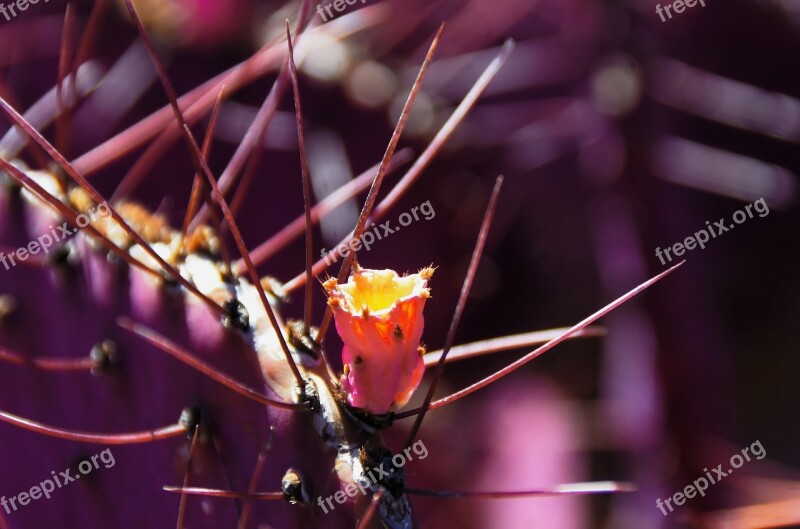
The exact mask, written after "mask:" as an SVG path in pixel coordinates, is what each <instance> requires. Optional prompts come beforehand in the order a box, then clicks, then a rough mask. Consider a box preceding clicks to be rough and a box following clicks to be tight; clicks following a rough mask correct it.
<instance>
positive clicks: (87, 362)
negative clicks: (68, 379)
mask: <svg viewBox="0 0 800 529" xmlns="http://www.w3.org/2000/svg"><path fill="white" fill-rule="evenodd" d="M0 362H8V363H10V364H16V365H19V366H26V365H30V366H33V367H35V368H37V369H41V370H42V371H91V369H92V367H94V365H95V363H94V360H92V359H91V357H88V356H86V357H83V358H57V357H47V356H37V357H34V358H28V357H26V356H24V355H21V354H19V353H16V352H14V351H11V350H9V349H6V348H5V347H0Z"/></svg>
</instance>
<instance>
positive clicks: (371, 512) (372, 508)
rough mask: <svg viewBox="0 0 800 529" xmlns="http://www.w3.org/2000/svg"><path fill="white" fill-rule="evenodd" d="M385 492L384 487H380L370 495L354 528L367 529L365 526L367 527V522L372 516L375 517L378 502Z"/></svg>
mask: <svg viewBox="0 0 800 529" xmlns="http://www.w3.org/2000/svg"><path fill="white" fill-rule="evenodd" d="M385 493H386V489H381V490H379V491H378V492H376V493H375V494H373V495H372V499H370V501H369V506H368V507H367V510H366V511H364V514H363V515H361V518H360V519H359V520H358V525H356V529H367V527H369V523H370V522H371V521H372V518H373V517H375V513H376V512H377V511H378V504H379V503H380V502H381V499H382V498H383V495H384V494H385Z"/></svg>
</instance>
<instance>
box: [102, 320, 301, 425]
mask: <svg viewBox="0 0 800 529" xmlns="http://www.w3.org/2000/svg"><path fill="white" fill-rule="evenodd" d="M117 325H119V326H120V327H122V328H123V329H125V330H127V331H130V332H132V333H134V334H136V335H139V336H141V337H142V338H144V339H145V340H146V341H147V342H149V343H150V344H151V345H153V346H155V347H157V348H158V349H161V350H162V351H164V352H165V353H167V354H168V355H170V356H172V357H173V358H175V359H176V360H179V361H181V362H183V363H184V364H186V365H187V366H189V367H191V368H192V369H194V370H195V371H198V372H200V373H202V374H203V375H205V376H207V377H208V378H210V379H211V380H213V381H215V382H218V383H220V384H222V385H223V386H225V387H226V388H228V389H230V390H231V391H234V392H236V393H238V394H239V395H241V396H243V397H246V398H248V399H250V400H253V401H255V402H258V403H260V404H264V405H266V406H274V407H276V408H283V409H286V410H304V409H306V408H305V406H304V405H302V404H293V403H291V402H283V401H280V400H275V399H271V398H269V397H267V396H266V395H262V394H261V393H259V392H257V391H255V390H254V389H251V388H249V387H247V386H245V385H244V384H242V383H240V382H237V381H236V380H234V379H232V378H230V377H229V376H227V375H223V374H222V373H219V372H218V371H217V370H216V369H214V368H213V367H212V366H210V365H209V364H207V363H205V362H203V361H202V360H200V359H198V358H196V357H195V356H194V355H192V354H191V353H189V352H188V351H186V350H185V349H183V348H181V347H180V346H179V345H177V344H176V343H174V342H172V341H171V340H169V339H168V338H166V337H165V336H163V335H162V334H159V333H157V332H156V331H154V330H153V329H150V328H149V327H146V326H144V325H142V324H140V323H136V322H134V321H133V320H130V319H128V318H126V317H125V316H120V317H119V318H117Z"/></svg>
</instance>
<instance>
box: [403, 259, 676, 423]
mask: <svg viewBox="0 0 800 529" xmlns="http://www.w3.org/2000/svg"><path fill="white" fill-rule="evenodd" d="M685 262H686V261H681V262H680V263H678V264H676V265H675V266H673V267H671V268H668V269H667V270H665V271H663V272H661V273H660V274H658V275H657V276H655V277H652V278H650V279H648V280H647V281H645V282H644V283H642V284H641V285H639V286H637V287H636V288H634V289H632V290H630V291H629V292H627V293H626V294H623V295H622V296H620V297H619V298H617V299H615V300H614V301H612V302H611V303H609V304H608V305H606V306H605V307H603V308H602V309H600V310H598V311H597V312H595V313H594V314H592V315H591V316H588V317H586V318H584V319H583V320H581V321H580V322H578V323H576V324H575V325H573V326H572V327H570V328H569V329H568V330H567V331H565V332H563V333H562V334H560V335H559V336H558V337H557V338H553V339H552V340H550V341H549V342H547V343H546V344H544V345H542V346H541V347H538V348H536V349H534V350H533V351H531V352H530V353H528V354H526V355H525V356H523V357H522V358H520V359H519V360H517V361H516V362H513V363H511V364H509V365H508V366H506V367H504V368H503V369H501V370H499V371H497V372H496V373H494V374H492V375H490V376H488V377H486V378H484V379H483V380H481V381H479V382H476V383H475V384H472V385H471V386H469V387H466V388H464V389H462V390H461V391H457V392H456V393H453V394H452V395H449V396H447V397H444V398H442V399H439V400H437V401H434V402H433V403H432V404H431V406H430V409H432V410H435V409H437V408H441V407H442V406H445V405H447V404H450V403H453V402H455V401H457V400H458V399H460V398H463V397H466V396H467V395H469V394H471V393H474V392H476V391H478V390H479V389H481V388H484V387H486V386H488V385H489V384H491V383H492V382H495V381H497V380H499V379H501V378H503V377H504V376H506V375H508V374H509V373H512V372H514V371H515V370H516V369H518V368H520V367H522V366H524V365H525V364H527V363H528V362H530V361H531V360H533V359H535V358H537V357H539V356H541V355H542V354H544V353H545V352H547V351H549V350H550V349H552V348H553V347H555V346H556V345H558V344H560V343H561V342H563V341H565V340H567V339H568V338H569V337H570V336H572V335H573V334H575V333H576V332H578V331H580V330H582V329H584V328H585V327H586V326H588V325H590V324H592V323H594V322H595V321H597V320H599V319H600V318H602V317H603V316H605V315H606V314H608V313H609V312H611V311H612V310H614V309H616V308H617V307H619V306H620V305H622V304H623V303H625V302H627V301H628V300H629V299H631V298H633V297H634V296H636V295H637V294H640V293H641V292H643V291H645V290H647V289H648V288H650V287H651V286H653V285H654V284H656V283H657V282H659V281H661V280H662V279H664V278H665V277H666V276H668V275H669V274H671V273H672V272H674V271H675V270H677V269H678V268H679V267H680V266H682V265H683V263H685ZM421 411H422V408H416V409H413V410H409V411H404V412H401V413H398V414H397V415H395V416H394V418H395V419H402V418H405V417H411V416H412V415H416V414H417V413H420V412H421Z"/></svg>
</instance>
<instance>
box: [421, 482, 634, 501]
mask: <svg viewBox="0 0 800 529" xmlns="http://www.w3.org/2000/svg"><path fill="white" fill-rule="evenodd" d="M635 490H636V485H634V484H633V483H627V482H624V481H590V482H586V483H568V484H565V485H556V486H555V487H552V488H549V489H536V490H521V491H510V492H458V491H447V490H428V489H418V488H414V487H406V488H405V491H406V493H408V494H412V495H414V496H428V497H433V498H449V499H480V500H499V499H512V498H530V497H541V496H574V495H580V494H612V493H616V492H633V491H635Z"/></svg>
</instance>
